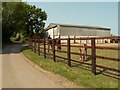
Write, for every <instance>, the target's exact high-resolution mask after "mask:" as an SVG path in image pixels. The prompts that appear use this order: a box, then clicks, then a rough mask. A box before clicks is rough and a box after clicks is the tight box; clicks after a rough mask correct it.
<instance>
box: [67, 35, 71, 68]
mask: <svg viewBox="0 0 120 90" xmlns="http://www.w3.org/2000/svg"><path fill="white" fill-rule="evenodd" d="M67 52H68V53H67V56H68V65H69V66H70V67H71V58H70V38H69V37H68V40H67Z"/></svg>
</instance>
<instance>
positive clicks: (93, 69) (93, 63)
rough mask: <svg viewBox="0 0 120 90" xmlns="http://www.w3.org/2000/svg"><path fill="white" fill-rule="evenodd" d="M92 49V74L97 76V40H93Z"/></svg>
mask: <svg viewBox="0 0 120 90" xmlns="http://www.w3.org/2000/svg"><path fill="white" fill-rule="evenodd" d="M91 47H92V50H91V51H92V52H91V54H92V73H93V74H94V75H96V46H95V38H92V39H91Z"/></svg>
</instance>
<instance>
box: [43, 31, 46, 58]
mask: <svg viewBox="0 0 120 90" xmlns="http://www.w3.org/2000/svg"><path fill="white" fill-rule="evenodd" d="M43 43H44V58H46V39H45V30H44V40H43Z"/></svg>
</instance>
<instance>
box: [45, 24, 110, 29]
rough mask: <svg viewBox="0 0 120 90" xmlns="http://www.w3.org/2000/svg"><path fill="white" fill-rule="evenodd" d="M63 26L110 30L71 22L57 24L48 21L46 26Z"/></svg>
mask: <svg viewBox="0 0 120 90" xmlns="http://www.w3.org/2000/svg"><path fill="white" fill-rule="evenodd" d="M57 25H59V26H63V27H78V28H91V29H101V30H110V28H104V27H98V26H85V25H72V24H58V23H50V24H49V26H48V27H47V28H50V27H51V26H52V27H53V26H57Z"/></svg>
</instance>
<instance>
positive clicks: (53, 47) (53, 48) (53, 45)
mask: <svg viewBox="0 0 120 90" xmlns="http://www.w3.org/2000/svg"><path fill="white" fill-rule="evenodd" d="M52 42H53V43H52V50H53V61H54V62H56V58H55V39H53V41H52Z"/></svg>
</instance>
